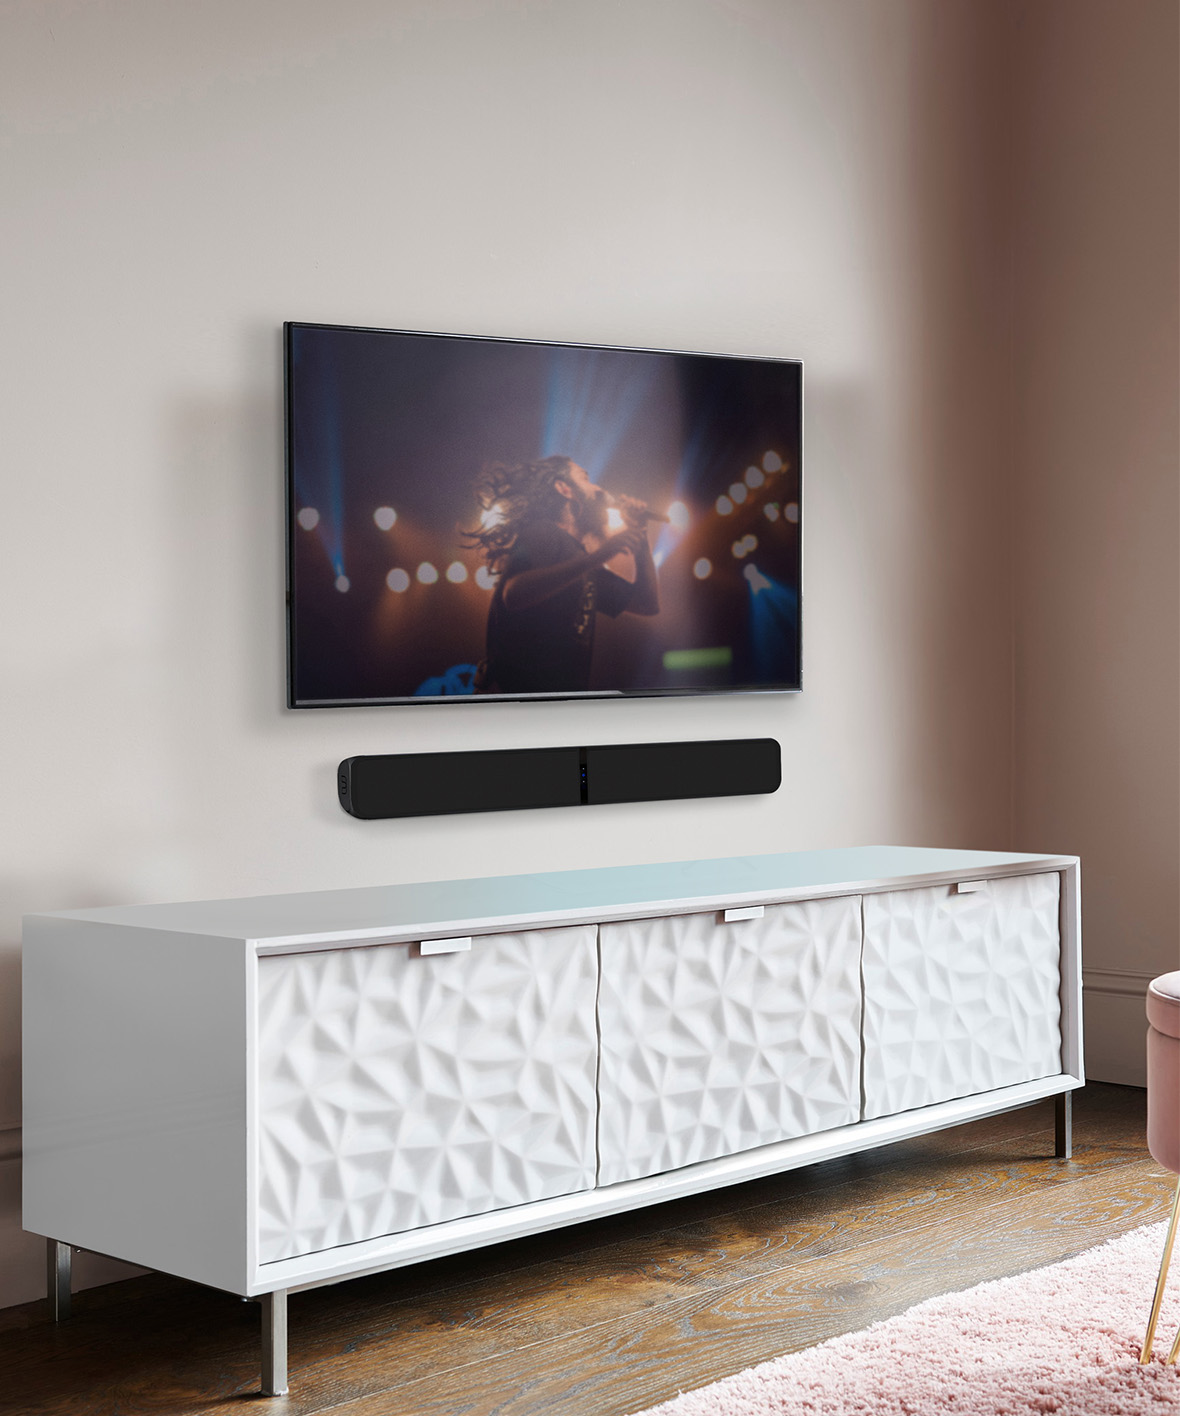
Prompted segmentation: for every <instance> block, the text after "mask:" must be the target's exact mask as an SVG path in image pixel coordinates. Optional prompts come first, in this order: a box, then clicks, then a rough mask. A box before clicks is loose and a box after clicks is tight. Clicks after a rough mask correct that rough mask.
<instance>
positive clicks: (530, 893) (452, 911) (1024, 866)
mask: <svg viewBox="0 0 1180 1416" xmlns="http://www.w3.org/2000/svg"><path fill="white" fill-rule="evenodd" d="M1074 864H1076V857H1073V856H1053V855H1020V854H1014V853H1010V852H1000V851H959V850H942V849H927V848H924V847H917V846H854V847H850V848H846V849H841V850H822V851H793V852H788V853H782V854H776V855H756V856H731V857H727V858H723V859H719V860H688V861H672V862H666V863H661V864H654V865H617V866H605V867H599V868H597V869H590V870H560V871H551V872H546V873H544V874H536V875H499V876H489V877H486V878H479V879H474V880H436V881H422V882H417V883H412V884H404V885H374V886H360V887H353V888H350V889H344V890H319V891H312V892H307V893H302V894H289V895H256V896H252V897H247V898H242V899H233V900H195V901H191V902H188V903H178V904H147V905H121V906H109V907H103V908H98V909H89V910H64V911H56V912H54V913H52V914H51V915H49V916H48V917H49V918H53V919H63V920H65V919H68V920H78V921H91V922H94V923H100V924H113V925H120V926H124V927H132V928H135V927H138V928H146V929H157V930H167V931H180V932H184V933H189V934H201V935H213V936H218V937H222V938H228V939H241V940H243V941H253V942H256V943H258V944H259V945H261V946H263V947H264V948H265V947H266V946H268V945H269V946H270V947H271V948H275V947H282V946H284V945H291V946H298V945H299V944H303V945H305V946H306V945H314V944H315V942H316V941H319V942H321V943H327V942H330V941H332V940H335V939H342V940H343V939H354V940H364V939H365V938H367V937H371V938H373V939H374V940H376V939H379V938H382V937H390V936H397V937H400V938H412V937H414V936H415V935H423V936H429V935H430V934H432V933H446V932H450V933H455V934H458V933H463V932H464V930H465V929H468V930H471V931H478V932H488V930H489V928H494V927H496V926H499V925H506V924H510V923H513V922H521V923H527V922H529V921H530V920H552V921H554V922H564V921H567V920H574V919H578V918H592V917H593V918H609V917H614V918H621V917H625V916H626V915H628V914H631V915H643V914H653V913H659V912H660V909H659V907H660V906H664V907H668V908H667V912H672V908H671V907H674V910H675V912H680V911H683V910H684V909H685V908H686V907H689V908H691V907H693V906H694V905H699V907H701V908H708V907H709V905H710V903H711V902H716V901H720V900H724V901H727V902H728V901H731V900H741V899H749V900H757V899H758V898H759V897H763V898H764V899H766V900H771V899H774V898H776V897H777V898H786V897H789V896H791V895H806V894H809V893H812V894H842V893H849V894H852V893H859V892H862V891H866V890H872V889H898V888H905V887H907V886H918V885H927V884H934V883H937V882H938V881H940V880H955V879H962V878H965V877H971V876H979V877H981V878H982V877H986V876H988V875H1011V874H1013V873H1016V872H1019V871H1021V870H1028V869H1032V870H1053V869H1063V868H1065V867H1067V866H1071V865H1074Z"/></svg>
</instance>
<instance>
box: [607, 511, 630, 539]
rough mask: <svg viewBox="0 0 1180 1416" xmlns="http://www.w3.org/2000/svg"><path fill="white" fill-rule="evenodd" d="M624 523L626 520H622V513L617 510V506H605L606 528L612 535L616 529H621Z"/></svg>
mask: <svg viewBox="0 0 1180 1416" xmlns="http://www.w3.org/2000/svg"><path fill="white" fill-rule="evenodd" d="M626 524H627V523H626V521H624V520H623V513H622V512H621V511H620V510H619V508H618V507H617V506H612V507H608V508H607V513H606V529H607V530H608V531H609V532H610V533H611V535H612V536H613V535H614V534H615V532H616V531H621V530H622V529H623V527H624V526H626Z"/></svg>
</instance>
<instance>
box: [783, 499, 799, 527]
mask: <svg viewBox="0 0 1180 1416" xmlns="http://www.w3.org/2000/svg"><path fill="white" fill-rule="evenodd" d="M783 515H784V516H785V517H786V518H787V520H788V521H790V522H791V523H792V524H794V523H795V522H797V521H798V520H799V503H798V502H788V503H787V509H786V511H784V512H783Z"/></svg>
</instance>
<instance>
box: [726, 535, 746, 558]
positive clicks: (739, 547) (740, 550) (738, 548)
mask: <svg viewBox="0 0 1180 1416" xmlns="http://www.w3.org/2000/svg"><path fill="white" fill-rule="evenodd" d="M729 549H730V550H731V551H732V552H733V557H734V559H735V560H741V559H742V557H743V556H747V555H749V551H748V550H747V549H746V543H745V541H744V540H741V541H735V542H734V543H733V545H732V546H730V548H729Z"/></svg>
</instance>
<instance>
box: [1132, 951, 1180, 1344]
mask: <svg viewBox="0 0 1180 1416" xmlns="http://www.w3.org/2000/svg"><path fill="white" fill-rule="evenodd" d="M1147 1021H1148V1023H1149V1024H1150V1027H1149V1028H1148V1029H1147V1148H1148V1150H1149V1151H1151V1153H1152V1155H1153V1156H1154V1157H1155V1159H1156V1160H1158V1161H1159V1163H1160V1164H1161V1165H1166V1166H1167V1167H1168V1169H1169V1170H1174V1171H1175V1172H1176V1174H1177V1180H1176V1198H1175V1200H1174V1201H1173V1202H1172V1218H1171V1221H1170V1223H1169V1224H1168V1236H1167V1238H1166V1239H1165V1240H1164V1257H1163V1260H1162V1261H1161V1263H1160V1276H1159V1281H1158V1282H1157V1283H1156V1285H1155V1301H1154V1302H1153V1303H1152V1305H1151V1317H1150V1318H1149V1319H1148V1322H1147V1336H1146V1337H1145V1338H1144V1339H1143V1352H1142V1353H1141V1355H1140V1357H1139V1360H1140V1362H1142V1363H1144V1364H1146V1363H1148V1362H1150V1361H1151V1344H1152V1342H1153V1341H1154V1340H1155V1325H1156V1323H1157V1321H1158V1320H1159V1315H1160V1304H1161V1303H1162V1302H1163V1299H1164V1284H1165V1283H1166V1282H1167V1279H1168V1264H1169V1263H1170V1262H1171V1258H1172V1245H1173V1244H1174V1243H1175V1242H1176V1221H1177V1219H1178V1218H1180V970H1178V971H1177V972H1176V973H1167V974H1161V975H1160V977H1159V978H1157V979H1153V980H1152V981H1151V983H1150V984H1149V985H1148V988H1147ZM1178 1354H1180V1330H1178V1331H1177V1333H1176V1341H1175V1342H1173V1343H1172V1350H1171V1352H1169V1353H1168V1361H1169V1362H1174V1361H1175V1360H1176V1357H1177V1355H1178Z"/></svg>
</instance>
